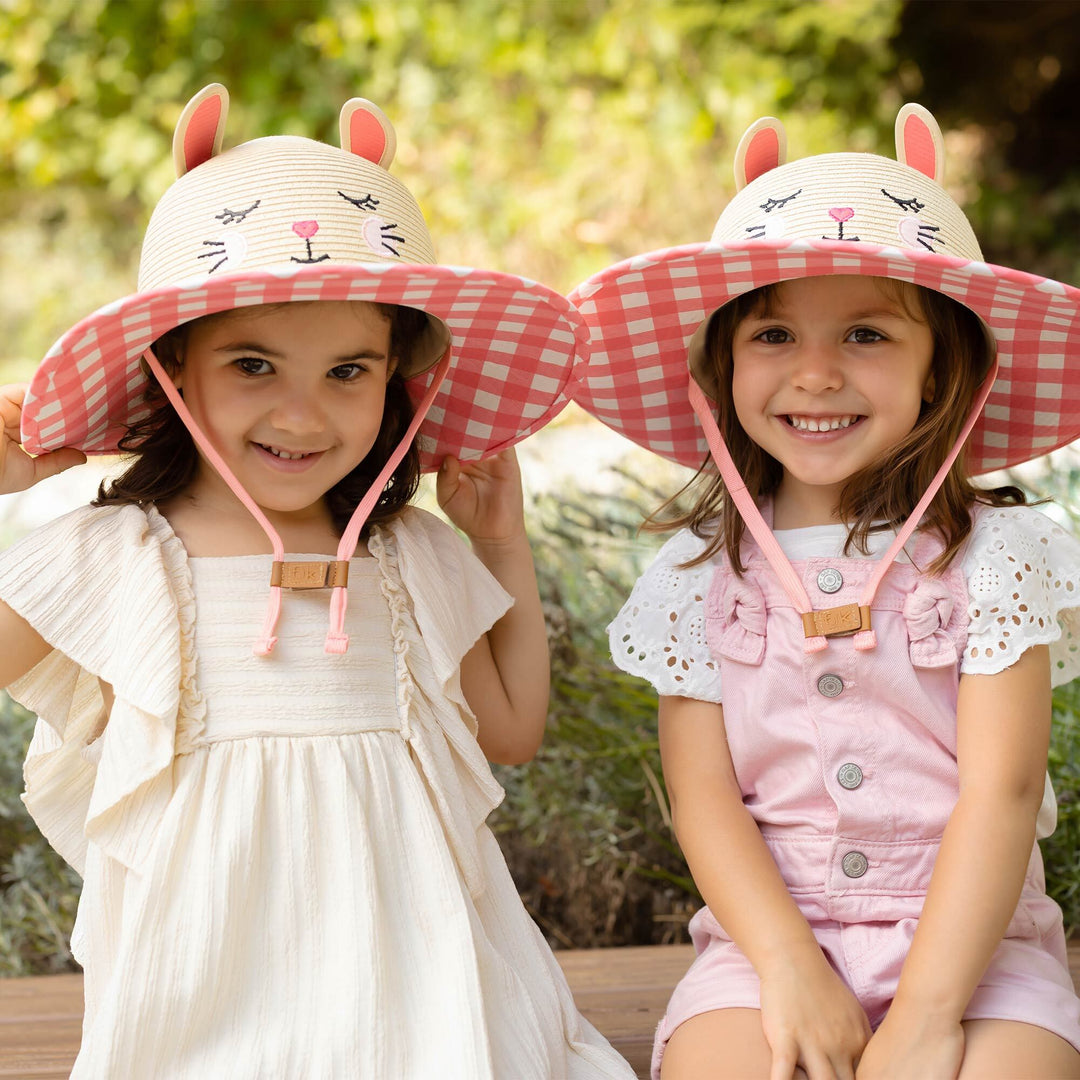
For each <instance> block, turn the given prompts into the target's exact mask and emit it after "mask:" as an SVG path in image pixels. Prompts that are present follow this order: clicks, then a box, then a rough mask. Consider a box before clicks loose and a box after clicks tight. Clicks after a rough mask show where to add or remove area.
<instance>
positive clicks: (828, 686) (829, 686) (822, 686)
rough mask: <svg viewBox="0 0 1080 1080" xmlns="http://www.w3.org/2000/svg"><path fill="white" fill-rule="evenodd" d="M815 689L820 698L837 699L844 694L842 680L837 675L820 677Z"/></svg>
mask: <svg viewBox="0 0 1080 1080" xmlns="http://www.w3.org/2000/svg"><path fill="white" fill-rule="evenodd" d="M817 688H818V693H819V694H821V696H822V697H839V696H840V695H841V694H842V693H843V692H844V680H843V679H841V678H840V676H839V675H822V676H821V678H820V679H818V681H817Z"/></svg>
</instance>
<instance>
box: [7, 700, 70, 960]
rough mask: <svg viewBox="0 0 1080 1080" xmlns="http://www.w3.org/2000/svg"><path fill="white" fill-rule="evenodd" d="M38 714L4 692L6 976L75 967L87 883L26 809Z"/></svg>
mask: <svg viewBox="0 0 1080 1080" xmlns="http://www.w3.org/2000/svg"><path fill="white" fill-rule="evenodd" d="M33 727H34V718H33V717H32V716H31V715H30V714H29V713H27V712H26V711H25V710H24V709H21V708H20V707H19V706H18V705H16V704H15V703H14V702H13V701H12V700H11V699H10V698H9V697H8V696H7V694H5V693H3V692H2V691H0V975H36V974H44V973H46V972H56V971H66V970H73V969H74V963H73V961H72V959H71V950H70V947H69V945H68V939H69V937H70V935H71V927H72V924H73V923H74V921H75V908H76V905H77V904H78V899H79V890H80V888H81V884H80V881H79V876H78V874H76V873H75V871H74V870H72V869H71V867H69V866H68V865H67V864H66V863H65V862H64V860H63V859H61V858H60V856H59V855H57V854H56V852H55V851H53V850H52V848H51V847H49V845H48V844H47V843H46V842H45V840H44V838H43V837H42V836H41V834H40V833H39V832H38V830H37V828H36V826H35V825H34V823H33V821H32V820H31V818H30V815H29V814H28V813H27V812H26V808H25V807H24V806H23V804H22V801H21V800H20V799H19V792H21V791H22V787H23V783H22V760H23V757H24V756H25V754H26V747H27V745H28V744H29V742H30V735H31V733H32V731H33Z"/></svg>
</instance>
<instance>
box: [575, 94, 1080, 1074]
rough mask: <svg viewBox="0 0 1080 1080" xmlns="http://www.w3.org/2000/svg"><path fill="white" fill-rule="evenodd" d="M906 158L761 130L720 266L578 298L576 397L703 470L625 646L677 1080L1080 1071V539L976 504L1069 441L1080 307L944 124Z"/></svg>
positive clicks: (676, 259) (924, 122)
mask: <svg viewBox="0 0 1080 1080" xmlns="http://www.w3.org/2000/svg"><path fill="white" fill-rule="evenodd" d="M896 133H897V156H898V159H899V160H895V161H894V160H891V159H886V158H884V157H879V156H876V155H870V154H827V155H822V156H818V157H811V158H806V159H803V160H800V161H794V162H792V163H786V162H785V136H784V131H783V128H782V126H781V125H780V124H779V122H778V121H775V120H772V119H766V120H762V121H759V122H758V123H756V124H755V125H754V126H752V127H751V128H750V130H749V131H748V132H747V133H746V135H745V136H744V138H743V140H742V142H741V143H740V146H739V148H738V152H737V155H736V181H737V186H738V188H739V190H738V193H737V194H736V196H735V197H734V198H733V199H732V201H731V203H730V205H729V206H728V207H727V209H726V210H725V211H724V212H723V214H722V215H721V217H720V219H719V221H718V223H717V226H716V230H715V232H714V234H713V237H712V240H711V241H710V242H709V243H707V244H697V245H692V246H687V247H681V248H674V249H668V250H664V251H658V252H653V253H650V254H647V255H642V256H640V257H638V258H635V259H631V260H629V261H627V262H623V263H621V264H619V265H617V266H614V267H611V268H609V269H607V270H605V271H603V272H602V273H600V274H598V275H596V276H595V277H594V278H592V279H590V280H589V281H587V282H586V283H585V284H584V285H582V286H581V287H579V289H578V290H576V292H575V293H574V294H573V295H572V298H573V299H575V300H576V302H577V303H578V305H579V308H580V310H581V311H582V312H583V313H584V315H585V317H586V320H587V321H588V322H589V323H590V324H591V327H592V329H593V340H594V346H593V356H592V360H591V361H590V366H589V369H588V373H587V377H586V378H585V380H584V382H583V383H582V384H581V386H580V388H579V390H578V391H577V395H576V396H577V399H578V401H580V402H581V403H582V404H583V405H584V406H585V407H586V408H587V409H589V410H590V411H591V412H593V413H594V414H595V415H596V416H598V417H599V418H600V419H602V420H604V421H605V422H607V423H608V424H610V425H611V426H612V427H614V428H615V429H616V430H619V431H621V432H622V433H624V434H626V435H628V436H629V437H630V438H632V439H634V440H635V441H636V442H638V443H640V444H641V445H643V446H645V447H648V448H649V449H652V450H654V451H656V452H657V453H659V454H662V455H664V456H665V457H668V458H671V459H673V460H675V461H678V462H681V463H683V464H686V465H690V466H698V465H700V463H701V461H702V458H703V456H704V457H705V460H706V466H705V467H703V469H702V472H701V475H700V477H699V481H700V486H699V487H698V488H696V489H695V490H696V491H697V498H696V501H695V502H694V503H693V505H692V508H691V509H690V510H688V511H687V512H685V513H683V514H682V515H681V516H679V517H678V518H677V519H676V520H675V522H674V524H676V525H681V526H683V528H682V530H681V531H680V532H678V533H677V534H676V535H675V536H674V537H673V538H672V539H671V540H669V541H668V543H667V544H666V545H665V546H664V547H663V549H662V550H661V551H660V553H659V555H658V556H657V558H656V561H655V562H654V564H653V565H652V566H651V568H650V569H648V570H647V571H646V572H645V574H644V575H643V576H642V577H641V578H640V580H639V581H638V582H637V584H636V586H635V587H634V590H633V593H632V595H631V596H630V599H629V600H628V601H627V603H626V605H625V606H624V607H623V609H622V611H621V612H620V613H619V614H618V616H617V618H616V619H615V621H614V622H613V623H612V625H611V627H610V635H611V648H612V654H613V656H614V658H615V660H616V662H617V663H618V664H619V665H620V666H621V667H623V668H624V669H625V670H627V671H630V672H633V673H636V674H639V675H641V676H643V677H644V678H646V679H648V680H650V681H651V682H652V684H653V685H654V686H655V688H656V690H657V692H658V694H659V695H660V749H661V754H662V758H663V764H664V773H665V777H666V781H667V786H668V793H669V796H670V799H671V805H672V817H673V821H674V826H675V830H676V832H677V835H678V838H679V841H680V844H681V845H682V848H683V851H684V853H685V855H686V859H687V861H688V863H689V865H690V868H691V870H692V872H693V875H694V879H695V882H696V883H697V885H698V887H699V888H700V890H701V894H702V896H703V898H704V900H705V902H706V904H707V907H705V908H703V909H702V910H701V911H699V912H698V913H697V914H696V915H695V917H694V918H693V919H692V921H691V924H690V932H691V937H692V939H693V942H694V945H695V948H696V951H697V958H696V960H695V961H694V963H693V965H692V966H691V968H690V970H689V971H688V972H687V974H686V975H685V977H684V978H683V979H682V980H681V982H680V983H679V984H678V986H677V987H676V989H675V992H674V994H673V996H672V998H671V1001H670V1004H669V1006H668V1009H667V1014H666V1016H665V1017H664V1019H663V1021H662V1023H661V1024H660V1027H659V1030H658V1033H657V1039H656V1047H655V1054H654V1067H653V1076H654V1077H657V1078H659V1077H663V1080H685V1078H705V1077H708V1078H720V1077H724V1078H736V1077H737V1078H747V1077H761V1078H765V1077H768V1078H769V1080H789V1078H791V1077H792V1076H799V1077H804V1076H808V1077H809V1078H810V1080H832V1078H834V1077H841V1078H851V1077H853V1076H857V1077H858V1078H859V1080H872V1078H877V1077H891V1078H897V1077H910V1078H912V1080H927V1078H954V1077H957V1076H959V1077H964V1078H968V1080H987V1078H1002V1080H1004V1078H1009V1080H1016V1078H1018V1077H1055V1078H1060V1077H1077V1076H1080V1052H1078V1051H1080V1002H1078V1000H1077V998H1076V996H1075V994H1074V992H1073V987H1072V984H1071V981H1070V978H1069V972H1068V969H1067V966H1066V954H1065V941H1064V937H1063V933H1062V919H1061V913H1060V911H1059V910H1058V908H1057V907H1056V905H1055V904H1054V903H1053V902H1052V901H1051V900H1049V899H1048V898H1047V896H1046V894H1045V889H1044V883H1043V871H1042V863H1041V859H1040V853H1039V849H1038V846H1037V845H1036V843H1035V840H1036V837H1037V836H1045V835H1047V834H1048V833H1049V832H1050V831H1051V830H1052V828H1053V823H1054V814H1055V807H1054V803H1053V794H1052V791H1050V790H1049V788H1048V786H1046V785H1045V770H1046V755H1047V743H1048V738H1049V729H1050V713H1051V709H1050V688H1051V685H1052V684H1055V685H1056V684H1059V683H1062V682H1065V681H1067V680H1069V679H1071V678H1073V677H1074V676H1075V675H1076V674H1077V673H1080V544H1077V542H1076V541H1075V540H1074V539H1073V538H1072V537H1070V536H1069V535H1068V534H1067V533H1066V532H1065V531H1064V530H1062V529H1061V528H1060V527H1058V526H1057V525H1056V524H1054V522H1053V521H1052V520H1051V519H1050V518H1049V517H1047V516H1045V515H1044V514H1043V513H1041V512H1039V511H1037V510H1034V509H1030V508H1028V507H1027V506H1025V505H1023V504H1024V497H1023V495H1022V494H1021V492H1019V491H1018V490H1017V489H1015V488H1011V487H999V488H994V489H983V488H978V487H976V486H974V485H973V484H972V483H971V482H970V481H969V477H970V476H972V475H977V474H980V473H985V472H988V471H990V470H995V469H1001V468H1005V467H1007V466H1011V465H1016V464H1018V463H1020V462H1023V461H1027V460H1028V459H1030V458H1033V457H1035V456H1037V455H1040V454H1043V453H1046V452H1048V451H1050V450H1052V449H1054V448H1055V447H1058V446H1060V445H1062V444H1064V443H1066V442H1068V441H1070V440H1073V439H1076V438H1078V437H1080V292H1078V291H1077V290H1075V289H1072V288H1070V287H1068V286H1065V285H1062V284H1059V283H1058V282H1054V281H1047V280H1044V279H1041V278H1038V277H1034V276H1031V275H1028V274H1023V273H1019V272H1016V271H1013V270H1008V269H1005V268H1002V267H997V266H990V265H987V264H986V263H985V262H983V261H982V257H981V254H980V252H979V247H978V244H977V242H976V240H975V237H974V235H973V234H972V231H971V228H970V226H969V225H968V222H967V220H966V219H965V217H964V215H963V214H962V213H961V211H960V210H959V208H958V207H957V206H956V204H955V203H954V202H953V200H952V199H951V198H950V197H949V196H948V195H947V194H946V192H945V191H944V189H943V188H942V186H941V175H942V161H943V154H942V150H943V143H942V139H941V135H940V132H939V130H938V127H937V125H936V123H935V122H934V120H933V118H932V117H931V116H930V115H929V113H927V112H926V111H925V110H924V109H922V108H921V107H920V106H916V105H909V106H905V107H904V109H903V110H901V112H900V115H899V116H898V118H897V124H896ZM688 358H689V375H690V377H689V378H688V373H687V359H688ZM713 462H715V469H714V468H713ZM716 469H718V470H719V475H717V472H716Z"/></svg>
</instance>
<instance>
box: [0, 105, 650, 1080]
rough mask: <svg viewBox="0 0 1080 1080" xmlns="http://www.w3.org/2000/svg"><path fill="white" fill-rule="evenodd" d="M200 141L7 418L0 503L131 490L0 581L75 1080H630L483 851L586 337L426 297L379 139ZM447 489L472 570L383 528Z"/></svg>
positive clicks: (51, 538)
mask: <svg viewBox="0 0 1080 1080" xmlns="http://www.w3.org/2000/svg"><path fill="white" fill-rule="evenodd" d="M227 104H228V99H227V96H226V94H225V91H224V89H223V88H222V87H219V86H211V87H208V88H206V90H204V91H202V92H201V93H200V94H198V95H197V96H196V97H195V98H194V99H193V100H192V101H191V102H190V103H189V105H188V107H187V109H186V110H185V111H184V113H183V115H182V116H181V119H180V123H179V126H178V128H177V132H176V136H175V139H174V144H173V149H174V157H175V160H176V165H177V170H178V173H179V179H178V180H177V181H176V182H175V183H174V184H173V185H172V187H171V188H170V189H169V190H168V191H167V192H166V193H165V195H164V196H163V197H162V199H161V201H160V203H159V204H158V206H157V208H156V210H155V211H154V214H153V217H152V218H151V221H150V224H149V227H148V230H147V234H146V240H145V243H144V246H143V252H142V259H141V265H140V281H139V291H138V292H137V293H135V294H134V295H132V296H128V297H126V298H124V299H122V300H119V301H117V302H116V303H115V304H110V305H109V306H108V307H106V308H103V309H101V310H100V311H97V312H95V313H94V314H92V315H90V316H89V317H88V318H86V319H84V320H83V321H82V322H81V323H79V324H78V325H77V326H76V327H75V328H74V329H72V330H70V331H69V332H68V333H67V334H65V335H64V336H63V338H61V340H60V341H59V342H58V343H57V345H56V346H55V347H54V348H53V349H52V350H51V351H50V353H49V355H48V356H47V357H46V359H45V361H44V362H43V364H42V366H41V367H40V368H39V370H38V372H37V374H36V375H35V376H34V379H33V381H32V383H31V384H30V386H29V388H28V389H26V388H22V387H9V388H5V389H3V390H0V411H2V413H3V427H4V430H3V437H2V439H0V492H2V491H12V490H19V489H22V488H25V487H28V486H30V484H31V483H33V482H35V481H36V480H37V479H40V478H41V477H42V476H43V475H46V474H47V473H49V472H51V471H55V470H56V469H58V468H63V467H66V466H69V465H72V464H74V463H76V462H78V461H81V460H82V458H83V455H84V454H90V453H109V452H115V450H116V448H117V447H118V446H119V447H121V448H122V449H124V450H127V451H129V452H130V454H131V458H130V459H129V461H128V467H127V469H126V471H125V472H124V473H123V474H122V475H121V476H119V477H117V478H115V479H113V480H111V481H110V482H108V483H107V484H105V485H103V487H102V490H101V492H100V493H99V497H98V499H97V500H96V501H95V504H94V505H92V506H88V507H84V508H82V509H80V510H77V511H75V512H73V513H71V514H69V515H66V516H65V517H62V518H60V519H59V520H57V521H55V522H52V523H51V524H49V525H46V526H44V527H43V528H42V529H40V530H38V531H37V532H35V533H33V534H31V535H30V536H29V537H27V538H25V539H24V540H22V541H20V542H19V543H17V544H16V545H15V546H14V547H12V548H11V549H9V550H8V551H7V552H5V553H4V554H3V555H2V556H0V642H2V643H3V649H2V650H0V685H3V686H7V685H9V684H10V689H11V693H12V695H13V696H14V697H15V698H16V699H17V700H19V701H21V702H23V703H24V704H26V705H27V706H28V707H29V708H30V709H32V710H33V711H34V712H36V713H37V714H38V716H39V717H40V719H39V721H38V725H37V729H36V733H35V736H34V740H33V743H32V744H31V747H30V751H29V754H28V757H27V761H26V796H25V799H26V803H27V805H28V807H29V809H30V811H31V813H32V814H33V816H34V818H35V819H36V821H37V822H38V824H39V825H40V827H41V829H42V831H43V832H44V834H45V835H46V837H47V838H48V839H49V840H50V842H51V843H52V844H53V845H54V846H55V847H56V849H57V850H58V851H59V852H60V853H61V854H62V855H63V856H64V857H65V858H66V859H67V860H68V861H69V862H70V863H71V864H72V865H73V866H74V867H75V868H76V869H77V870H78V871H79V872H80V873H81V874H82V875H83V878H84V886H83V893H82V900H81V903H80V905H79V913H78V919H77V922H76V926H75V931H74V933H73V935H72V951H73V953H74V955H75V957H76V959H77V960H78V961H79V963H80V964H82V966H83V967H84V969H85V995H86V1009H85V1017H84V1022H83V1038H82V1047H81V1049H80V1051H79V1055H78V1059H77V1061H76V1064H75V1069H74V1072H73V1073H72V1076H73V1077H77V1078H84V1077H85V1078H91V1077H92V1078H95V1080H122V1078H123V1080H151V1078H154V1080H159V1078H160V1080H166V1078H168V1080H174V1078H176V1080H178V1078H188V1080H219V1078H225V1077H229V1078H236V1080H242V1078H250V1080H255V1078H259V1080H295V1078H298V1077H318V1078H325V1080H368V1078H372V1080H431V1078H432V1077H440V1078H442V1077H455V1078H458V1080H504V1078H509V1077H515V1078H532V1080H565V1078H567V1077H573V1078H580V1080H603V1078H611V1080H629V1078H630V1077H632V1072H631V1070H630V1068H629V1066H628V1065H627V1064H626V1063H625V1062H624V1061H623V1060H622V1059H621V1058H620V1057H619V1055H618V1054H616V1053H615V1052H614V1051H613V1050H612V1048H611V1047H610V1046H609V1045H608V1044H607V1043H606V1042H605V1041H604V1039H603V1038H602V1037H601V1036H600V1035H599V1034H598V1033H597V1032H596V1031H595V1030H594V1029H593V1028H592V1027H591V1026H590V1025H589V1024H588V1023H587V1022H586V1021H585V1020H584V1019H583V1018H582V1017H580V1016H579V1015H578V1013H577V1011H576V1009H575V1008H574V1004H573V1001H572V999H571V996H570V993H569V990H568V988H567V986H566V982H565V980H564V979H563V977H562V974H561V971H560V969H559V966H558V964H557V963H556V961H555V959H554V957H553V956H552V954H551V952H550V950H549V949H548V947H547V944H546V943H545V941H544V940H543V938H542V936H541V935H540V933H539V932H538V930H537V929H536V927H535V926H534V924H533V922H532V920H531V919H530V918H529V916H528V914H527V913H526V911H525V909H524V907H523V906H522V904H521V901H520V900H519V898H518V895H517V892H516V890H515V888H514V884H513V881H512V880H511V878H510V875H509V872H508V871H507V868H506V864H505V862H504V861H503V859H502V856H501V854H500V852H499V849H498V845H497V844H496V842H495V839H494V837H493V836H492V834H491V831H490V830H489V828H488V827H487V825H486V824H485V819H486V817H487V815H488V813H489V812H490V811H491V809H492V808H493V807H494V806H495V805H496V804H497V803H498V802H499V800H500V798H501V796H502V791H501V789H500V788H499V786H498V784H497V783H496V782H495V780H494V778H493V776H492V774H491V770H490V769H489V767H488V764H487V760H485V758H488V759H490V760H495V761H522V760H526V759H528V758H529V757H531V756H532V754H533V753H534V752H535V750H536V747H537V745H538V744H539V741H540V738H541V735H542V732H543V726H544V720H545V716H546V711H547V698H548V656H547V643H546V636H545V629H544V620H543V616H542V613H541V609H540V600H539V596H538V595H537V590H536V580H535V576H534V574H533V567H532V557H531V553H530V550H529V545H528V541H527V539H526V537H525V533H524V522H523V508H522V492H521V485H520V480H519V476H518V472H517V466H516V462H515V460H514V455H513V451H512V450H511V449H510V447H512V446H513V445H514V443H516V442H518V441H519V440H520V439H522V438H524V437H525V436H526V435H528V434H529V433H530V432H532V431H535V430H536V429H537V428H538V427H540V426H542V425H543V424H544V423H546V421H547V420H548V419H549V418H550V417H551V416H552V415H553V414H554V413H555V412H556V411H558V409H559V408H560V407H561V404H562V399H561V398H560V394H561V392H562V389H563V388H564V387H565V386H566V385H567V383H568V381H570V380H571V378H572V377H573V374H574V370H575V367H576V366H577V365H578V364H579V363H580V361H581V360H582V358H583V355H584V348H585V342H586V337H587V335H586V332H585V330H584V327H583V326H582V324H581V321H580V318H579V317H578V316H577V314H576V312H575V311H574V309H573V308H572V307H571V306H570V305H569V304H568V303H567V302H566V300H565V299H564V298H562V297H560V296H558V295H557V294H555V293H553V292H552V291H551V290H549V289H545V288H544V287H542V286H539V285H536V284H535V283H533V282H529V281H526V280H524V279H521V278H517V277H514V276H511V275H506V274H497V273H491V272H487V271H482V270H473V269H467V268H462V267H446V266H439V265H436V264H435V260H434V255H433V253H432V249H431V241H430V237H429V236H428V232H427V227H426V225H425V223H424V219H423V217H422V215H421V213H420V210H419V207H418V206H417V205H416V203H415V201H414V200H413V198H412V196H411V195H410V194H409V192H408V191H407V189H406V188H405V187H404V186H403V185H402V184H401V183H400V182H399V181H398V180H396V179H394V178H393V177H392V176H391V175H390V173H389V172H388V171H387V166H388V165H389V164H390V162H391V160H392V158H393V156H394V132H393V128H392V127H391V126H390V124H389V122H388V121H387V119H386V117H385V116H383V114H382V113H381V112H380V111H379V110H378V109H377V108H376V107H375V106H373V105H371V104H370V103H369V102H365V101H363V100H362V99H353V100H352V101H350V102H348V103H347V104H346V105H345V107H344V108H343V110H342V112H341V120H340V127H341V147H340V148H338V147H331V146H327V145H325V144H323V143H318V142H313V141H311V140H309V139H301V138H293V137H273V138H264V139H256V140H254V141H252V142H247V143H243V144H241V145H239V146H236V147H234V148H232V149H230V150H228V151H225V152H224V153H222V152H221V143H222V137H223V131H224V123H225V115H226V111H227ZM20 425H21V436H20V434H19V433H20ZM20 440H21V444H22V445H21V446H20ZM30 455H36V456H30ZM485 458H486V459H487V460H481V459H485ZM440 463H443V467H442V468H441V469H440V473H439V480H438V496H439V500H440V502H441V503H442V505H443V507H444V509H445V510H446V512H447V514H448V515H449V517H450V518H451V520H452V521H453V522H454V523H455V524H456V525H458V526H459V527H460V528H461V529H462V531H463V532H465V533H466V534H467V536H468V537H469V540H470V542H471V545H472V551H471V552H470V550H469V547H468V546H467V545H465V544H463V543H462V542H461V540H460V539H459V538H458V536H457V535H456V534H455V532H454V531H453V530H452V529H450V528H449V527H448V526H446V525H445V524H443V523H441V522H440V521H438V519H436V518H434V517H433V516H432V515H430V514H427V513H424V512H422V511H420V510H417V509H415V508H412V507H410V506H409V505H408V504H409V500H410V499H411V497H412V496H413V494H414V493H415V491H416V484H417V481H418V479H419V474H420V470H421V468H434V467H438V466H439V465H440ZM294 553H297V554H294ZM299 553H303V554H299Z"/></svg>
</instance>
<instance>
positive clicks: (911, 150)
mask: <svg viewBox="0 0 1080 1080" xmlns="http://www.w3.org/2000/svg"><path fill="white" fill-rule="evenodd" d="M896 160H897V161H899V162H900V163H901V164H902V165H910V166H911V167H912V168H913V169H918V170H919V172H921V173H922V174H923V175H924V176H929V177H930V179H931V180H934V181H936V182H937V183H939V184H940V183H941V182H942V180H943V179H944V178H945V140H944V139H943V138H942V137H941V128H939V127H938V122H937V121H936V120H935V119H934V117H933V116H932V115H931V113H930V111H929V110H928V109H924V108H923V107H922V106H921V105H917V104H915V102H910V103H909V104H907V105H905V106H904V107H903V108H902V109H901V110H900V111H899V112H898V113H897V114H896Z"/></svg>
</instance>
